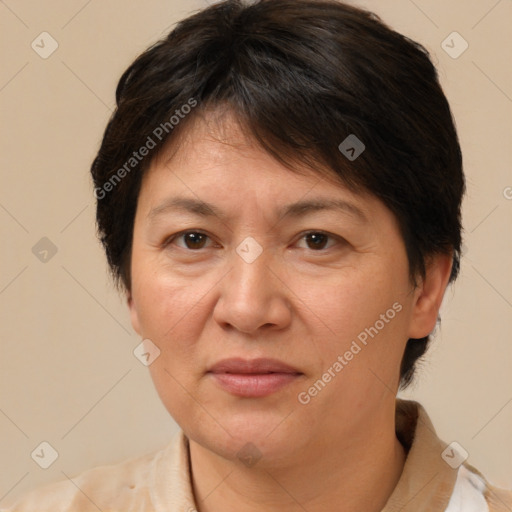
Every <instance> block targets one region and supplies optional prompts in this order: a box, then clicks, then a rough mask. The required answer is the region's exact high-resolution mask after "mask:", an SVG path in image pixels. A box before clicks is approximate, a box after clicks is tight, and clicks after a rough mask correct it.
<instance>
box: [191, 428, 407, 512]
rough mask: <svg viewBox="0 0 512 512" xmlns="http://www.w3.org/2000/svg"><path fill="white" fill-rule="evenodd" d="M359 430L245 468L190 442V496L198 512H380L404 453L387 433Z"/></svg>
mask: <svg viewBox="0 0 512 512" xmlns="http://www.w3.org/2000/svg"><path fill="white" fill-rule="evenodd" d="M374 425H376V428H374V429H373V430H371V429H370V428H365V429H359V432H361V433H360V434H359V435H355V436H345V438H344V439H341V440H340V439H336V440H335V442H334V443H333V442H332V440H331V441H330V442H329V436H325V437H324V439H325V440H322V441H319V442H318V443H316V444H315V446H314V449H312V450H310V451H309V453H299V454H295V455H294V457H295V460H293V461H292V460H289V461H286V462H285V463H283V462H280V463H276V464H269V465H267V466H261V467H259V466H260V463H257V464H256V465H254V466H252V467H245V466H243V464H240V462H239V461H237V462H236V463H235V462H233V461H230V460H226V459H224V458H222V457H220V456H218V455H217V454H215V453H213V452H212V451H210V450H208V449H207V448H204V447H203V446H201V445H199V444H197V443H195V442H194V441H192V440H190V457H191V467H192V475H193V477H192V482H193V490H194V494H195V496H196V502H197V508H198V510H199V512H214V511H218V510H237V511H239V512H246V511H247V512H249V511H251V512H252V511H254V510H258V511H263V512H274V511H280V512H298V511H301V512H302V511H304V509H306V510H308V512H317V511H318V512H320V511H322V512H323V511H324V510H332V509H333V503H335V504H336V510H339V511H342V512H355V511H360V510H365V511H366V512H380V511H381V510H382V508H383V507H384V505H385V503H386V501H387V500H388V498H389V496H390V495H391V494H392V492H393V490H394V488H395V487H396V485H397V483H398V480H399V478H400V475H401V473H402V469H403V466H404V463H405V457H406V455H405V452H404V449H403V447H402V445H401V444H400V442H399V441H398V439H397V438H396V436H395V431H394V419H393V421H392V425H389V423H388V424H387V426H388V427H389V426H391V427H392V428H387V430H384V429H383V428H382V425H383V424H382V423H379V422H375V423H374Z"/></svg>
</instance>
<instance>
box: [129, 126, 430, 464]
mask: <svg viewBox="0 0 512 512" xmlns="http://www.w3.org/2000/svg"><path fill="white" fill-rule="evenodd" d="M187 133H188V135H187V136H186V137H184V138H183V140H182V141H181V142H180V145H179V147H178V150H177V151H175V152H174V153H173V154H172V157H171V153H170V152H168V153H167V155H166V154H163V155H161V157H160V158H158V159H156V160H154V161H153V163H152V166H151V168H150V169H149V171H148V173H147V174H146V176H145V178H144V180H143V184H142V188H141V191H140V196H139V200H138V206H137V212H136V218H135V226H134V236H133V248H132V264H131V280H132V289H131V295H130V298H129V305H130V310H131V316H132V323H133V326H134V328H135V330H136V331H137V332H138V333H139V334H140V336H141V337H142V338H144V339H147V340H151V343H153V344H154V345H156V346H157V347H158V349H159V350H160V355H159V356H158V357H157V358H156V359H155V360H154V361H153V362H152V363H151V365H150V371H151V375H152V378H153V380H154V383H155V386H156V388H157V390H158V393H159V395H160V397H161V399H162V401H163V403H164V404H165V406H166V408H167V409H168V411H169V413H170V414H171V415H172V416H173V418H174V419H175V420H176V422H177V423H178V424H179V425H180V426H181V428H182V429H183V430H184V432H185V434H186V435H187V436H188V437H189V438H191V439H193V440H194V441H196V442H197V443H199V444H200V445H202V446H203V447H206V448H207V449H209V450H211V451H213V452H215V453H217V454H219V455H221V456H223V457H225V458H232V459H234V458H235V457H236V456H237V455H236V454H237V453H239V451H240V450H242V452H241V453H242V454H244V453H245V452H244V450H245V451H247V450H249V452H250V451H251V450H252V451H253V452H254V453H253V454H252V455H255V456H257V457H260V456H262V457H264V458H266V460H267V461H269V463H272V462H273V463H275V462H276V461H277V460H279V459H280V460H285V459H286V458H287V457H288V458H289V457H292V456H295V457H296V456H300V454H301V453H305V450H308V449H318V447H319V445H321V444H322V443H323V442H326V440H331V442H332V440H333V439H335V441H336V442H339V443H341V444H342V445H343V443H346V444H347V446H348V443H351V442H354V440H355V439H357V436H360V438H361V439H363V438H364V437H365V436H366V434H367V431H368V429H371V428H378V427H379V425H378V422H379V421H380V420H382V419H383V418H384V416H386V417H389V411H390V410H393V405H391V406H390V404H394V400H395V391H396V388H397V386H398V381H399V367H400V362H401V358H402V354H403V352H404V348H405V343H406V341H407V339H408V338H409V337H421V336H423V335H425V334H427V332H420V331H421V330H422V329H423V330H424V329H425V325H424V322H423V324H422V325H420V323H421V322H419V321H417V319H416V313H415V303H416V301H417V298H418V292H417V290H416V289H413V288H412V286H411V284H410V280H409V272H408V261H407V256H406V252H405V247H404V243H403V241H402V238H401V235H400V233H399V229H398V225H397V222H396V220H395V218H394V216H393V214H392V213H391V212H390V211H389V210H388V209H387V208H386V207H385V206H384V205H383V203H381V202H380V201H379V200H377V199H376V198H375V197H373V196H369V195H364V196H363V195H355V194H354V193H351V192H350V191H349V190H348V189H346V188H345V187H344V186H342V185H334V184H333V183H332V182H328V181H325V180H324V179H321V178H320V177H319V176H318V175H314V174H313V173H310V174H309V175H308V176H307V177H306V176H301V175H299V174H294V173H292V172H291V171H290V170H288V169H287V168H286V167H283V166H282V165H281V164H280V163H278V162H276V161H275V160H274V159H272V157H270V156H269V155H268V154H267V153H266V152H264V151H263V150H261V149H259V148H258V147H257V146H256V145H255V144H252V143H251V141H248V140H246V139H245V138H244V137H243V136H242V135H241V133H240V131H239V130H238V129H237V125H236V123H234V122H231V121H230V120H229V118H226V119H225V122H224V123H223V124H222V125H220V126H217V125H216V124H215V123H213V124H206V123H205V122H203V121H198V122H196V123H194V124H193V125H192V128H191V129H189V130H188V132H187ZM186 233H188V234H186ZM433 321H434V322H435V317H434V319H433ZM431 327H433V325H432V326H431ZM388 419H389V418H388ZM376 423H377V424H376ZM354 436H356V437H354ZM248 443H250V444H248ZM244 447H245V448H244ZM249 455H251V454H249ZM239 456H240V454H239ZM262 460H264V459H262Z"/></svg>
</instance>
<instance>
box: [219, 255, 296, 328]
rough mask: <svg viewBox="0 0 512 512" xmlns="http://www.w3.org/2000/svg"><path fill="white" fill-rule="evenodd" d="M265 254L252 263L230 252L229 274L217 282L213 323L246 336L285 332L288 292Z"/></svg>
mask: <svg viewBox="0 0 512 512" xmlns="http://www.w3.org/2000/svg"><path fill="white" fill-rule="evenodd" d="M278 267H279V265H277V264H276V262H275V258H273V256H272V255H271V254H269V253H268V251H265V250H263V252H262V253H261V254H260V255H259V256H258V257H257V258H256V259H255V260H254V261H252V262H248V261H246V260H244V259H243V258H242V257H241V256H240V255H239V254H238V253H237V252H235V251H233V255H232V266H231V271H230V272H229V273H228V274H227V275H226V278H225V279H223V280H222V281H221V282H220V292H219V298H218V300H217V303H216V305H215V309H214V312H213V318H214V320H215V321H216V322H217V323H218V324H219V325H220V326H221V327H223V328H224V329H229V328H233V329H236V330H238V331H240V332H243V333H246V334H251V335H254V334H258V333H259V332H261V331H263V330H265V331H266V330H270V329H275V330H279V329H284V328H286V327H287V326H288V325H289V324H290V321H291V303H290V301H289V298H290V293H291V292H290V289H289V288H288V287H287V286H286V283H285V282H284V281H283V280H282V279H281V278H280V276H279V269H278Z"/></svg>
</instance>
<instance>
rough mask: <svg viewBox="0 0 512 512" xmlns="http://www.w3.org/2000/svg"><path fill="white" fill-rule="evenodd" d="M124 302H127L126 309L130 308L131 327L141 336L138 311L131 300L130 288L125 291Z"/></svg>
mask: <svg viewBox="0 0 512 512" xmlns="http://www.w3.org/2000/svg"><path fill="white" fill-rule="evenodd" d="M126 303H127V304H128V309H129V310H130V319H131V322H132V327H133V329H134V331H135V332H136V333H137V334H138V335H139V336H142V334H141V329H140V321H139V312H138V311H137V306H136V304H135V301H134V300H133V295H132V292H131V291H130V290H128V291H127V292H126Z"/></svg>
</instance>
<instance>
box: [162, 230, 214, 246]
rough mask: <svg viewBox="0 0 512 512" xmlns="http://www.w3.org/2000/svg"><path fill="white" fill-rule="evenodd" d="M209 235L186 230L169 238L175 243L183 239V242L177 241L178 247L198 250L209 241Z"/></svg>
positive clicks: (170, 242) (170, 241)
mask: <svg viewBox="0 0 512 512" xmlns="http://www.w3.org/2000/svg"><path fill="white" fill-rule="evenodd" d="M208 239H209V237H208V235H206V234H204V233H201V232H199V231H186V232H184V233H178V234H177V235H175V236H174V237H173V238H172V240H169V242H168V243H169V244H172V243H175V242H176V241H178V240H182V242H181V243H176V245H178V247H181V248H183V249H190V250H198V249H203V248H204V247H205V244H206V242H207V241H208Z"/></svg>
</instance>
